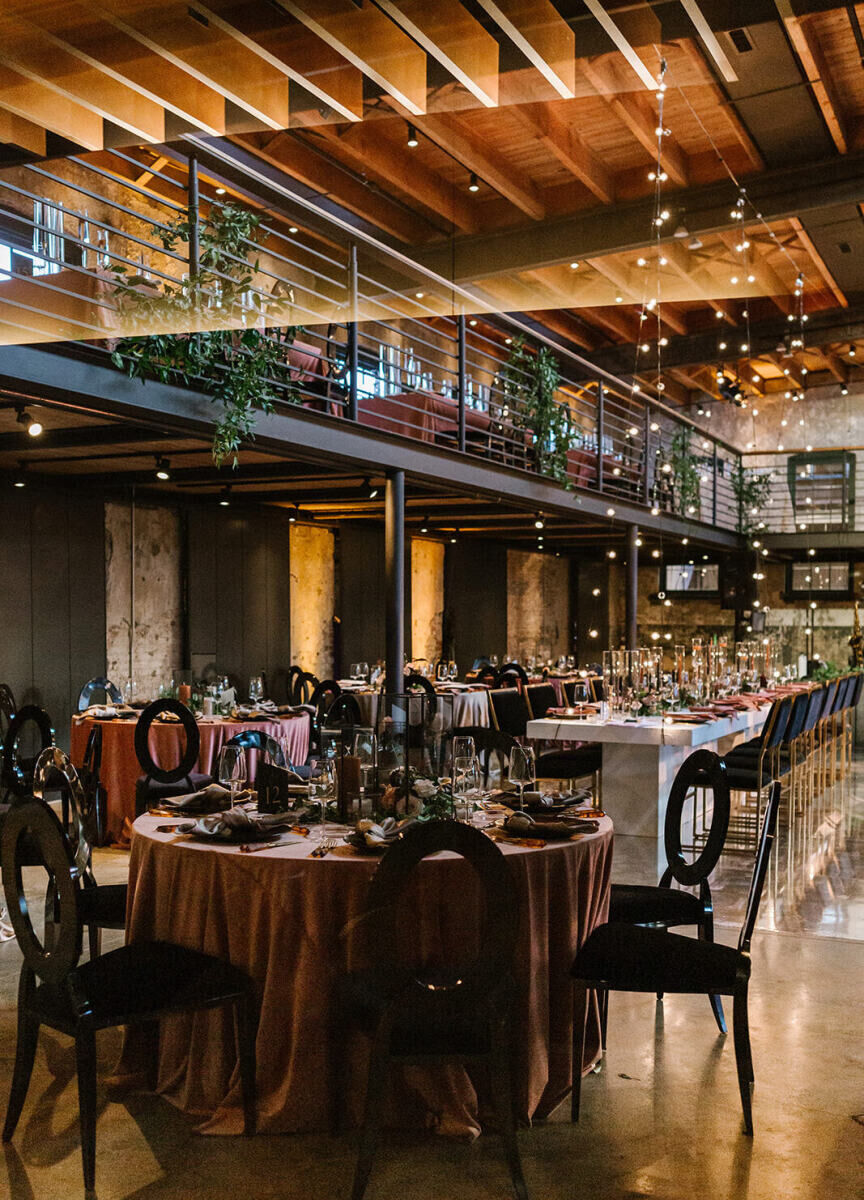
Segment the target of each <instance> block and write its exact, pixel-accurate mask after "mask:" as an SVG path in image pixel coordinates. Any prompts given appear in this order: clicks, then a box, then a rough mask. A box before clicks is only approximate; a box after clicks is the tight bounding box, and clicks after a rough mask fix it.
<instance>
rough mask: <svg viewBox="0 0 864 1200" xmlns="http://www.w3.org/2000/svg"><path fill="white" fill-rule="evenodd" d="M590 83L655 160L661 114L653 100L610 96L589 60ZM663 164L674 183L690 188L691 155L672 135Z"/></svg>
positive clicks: (639, 95) (585, 69)
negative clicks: (688, 158)
mask: <svg viewBox="0 0 864 1200" xmlns="http://www.w3.org/2000/svg"><path fill="white" fill-rule="evenodd" d="M580 66H581V69H582V71H583V72H584V74H585V75H586V77H587V78H588V81H589V82H590V83H591V84H592V85H593V86H594V87H595V88H596V89H597V92H598V93H599V95H600V97H601V98H602V99H603V100H604V101H605V102H606V104H607V105H608V107H609V109H610V110H611V111H612V112H613V113H614V114H615V116H616V117H617V118H618V120H619V121H620V122H621V124H622V125H625V126H626V127H627V128H628V129H629V130H630V132H631V133H632V134H633V136H634V137H635V138H636V140H637V142H639V144H640V145H641V146H642V148H643V149H644V150H645V152H646V153H647V154H648V156H649V158H650V159H651V160H652V161H653V160H656V157H657V111H656V108H655V105H654V103H653V101H652V100H649V99H648V97H647V96H646V95H645V94H644V93H642V92H630V93H628V95H627V96H626V97H625V99H623V100H622V99H620V98H619V97H618V96H616V95H613V94H612V93H610V92H609V91H608V90H607V88H608V84H607V83H606V80H605V79H604V78H603V76H602V75H601V74H600V72H599V71H598V70H597V68H596V67H595V66H593V65H592V64H591V63H590V62H588V61H587V60H583V61H582V62H581V63H580ZM660 163H661V165H662V167H663V170H664V171H665V172H666V174H667V175H668V176H669V178H670V179H671V181H672V182H673V183H675V184H677V185H678V187H687V186H688V184H689V182H690V168H689V165H688V162H687V155H686V154H685V153H684V151H683V150H682V149H681V147H680V146H679V145H678V143H677V142H676V141H675V139H674V138H673V137H671V136H669V137H664V138H663V140H662V143H661V149H660Z"/></svg>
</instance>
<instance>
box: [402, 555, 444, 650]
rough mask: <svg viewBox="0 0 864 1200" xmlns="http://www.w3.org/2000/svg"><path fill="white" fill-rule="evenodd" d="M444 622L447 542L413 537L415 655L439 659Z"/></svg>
mask: <svg viewBox="0 0 864 1200" xmlns="http://www.w3.org/2000/svg"><path fill="white" fill-rule="evenodd" d="M443 624H444V543H443V542H435V541H430V540H429V539H427V538H412V540H411V646H410V651H409V653H410V655H411V658H412V659H419V658H425V659H427V661H429V662H433V663H434V662H435V660H436V659H438V658H440V657H441V655H442V647H443Z"/></svg>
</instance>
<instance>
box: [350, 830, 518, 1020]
mask: <svg viewBox="0 0 864 1200" xmlns="http://www.w3.org/2000/svg"><path fill="white" fill-rule="evenodd" d="M439 850H451V851H453V852H454V853H455V854H459V855H461V856H462V857H463V858H464V859H465V860H466V861H467V862H469V863H470V864H471V866H472V867H473V868H474V870H475V872H476V873H477V876H478V878H479V881H480V884H481V887H482V889H483V894H484V899H485V914H484V917H485V919H484V927H483V931H482V934H481V937H480V939H479V941H478V945H479V946H480V947H481V949H480V953H479V955H478V957H477V958H476V959H475V960H474V962H472V963H466V962H462V961H460V962H459V964H458V966H459V975H460V979H459V984H458V988H461V989H462V991H463V994H467V993H469V992H473V993H474V994H475V995H476V994H477V992H478V991H479V993H480V994H481V995H482V994H483V993H484V991H490V990H492V989H495V988H497V987H499V986H500V984H501V981H502V976H505V975H506V974H507V973H509V971H510V968H511V965H512V961H513V952H514V948H515V945H516V937H517V934H518V925H519V919H518V911H519V903H518V896H517V893H516V888H515V885H514V882H513V875H512V873H511V871H510V868H509V866H508V865H507V860H506V859H505V857H504V855H503V854H502V853H501V851H500V850H499V849H498V847H497V846H496V845H495V843H494V842H493V841H492V840H491V839H490V838H488V837H486V835H485V834H484V833H482V832H481V831H480V830H479V829H475V828H473V826H470V825H463V824H461V823H460V822H458V821H427V822H424V823H423V824H420V823H418V824H416V825H413V826H412V827H411V828H410V829H409V830H408V832H407V833H406V834H405V835H404V837H402V838H400V839H399V841H397V842H396V843H395V845H393V846H391V847H390V849H389V850H388V851H387V853H386V854H385V855H384V857H383V858H382V860H381V862H380V864H379V865H378V868H377V870H376V871H375V874H374V876H373V877H372V882H371V884H370V887H369V895H368V899H367V903H366V908H365V912H364V918H363V920H364V926H365V928H366V930H367V931H368V933H369V934H370V935H371V937H370V947H371V949H372V952H373V955H374V958H375V961H376V962H377V963H380V964H389V963H392V964H394V965H395V964H396V963H397V962H398V949H397V938H396V937H395V936H394V933H395V931H396V930H397V929H398V927H399V921H400V914H399V912H398V905H399V900H400V897H401V896H402V893H403V892H404V890H405V888H406V886H407V884H408V882H409V880H410V877H411V874H412V872H413V871H414V869H415V867H416V866H417V865H418V864H419V863H420V862H421V861H422V860H423V859H424V858H427V857H428V856H429V855H430V854H436V853H438V851H439ZM367 921H368V924H366V922H367ZM417 984H418V988H422V990H423V991H428V989H426V988H425V987H423V984H422V981H420V980H418V981H417ZM447 990H448V992H449V996H450V998H452V995H453V990H454V989H452V988H449V989H447ZM433 994H434V993H433Z"/></svg>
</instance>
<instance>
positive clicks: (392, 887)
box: [338, 821, 528, 1200]
mask: <svg viewBox="0 0 864 1200" xmlns="http://www.w3.org/2000/svg"><path fill="white" fill-rule="evenodd" d="M439 850H451V851H453V852H454V853H456V854H459V855H461V856H462V857H463V858H464V859H465V860H466V861H467V862H468V863H470V865H471V866H472V867H473V868H474V871H475V872H476V875H477V877H478V879H479V882H480V885H481V888H482V891H483V900H484V902H485V903H484V905H483V911H484V927H483V930H482V933H481V937H480V939H479V941H478V945H479V946H480V950H479V953H478V955H477V957H476V958H474V959H473V960H472V961H467V962H466V961H463V960H462V959H461V956H460V961H458V962H453V963H446V964H440V963H436V965H435V967H434V968H430V967H428V966H425V965H423V964H421V963H411V964H405V963H403V962H401V961H400V959H399V953H398V950H397V938H396V937H395V935H394V931H395V930H396V929H397V928H398V927H399V922H400V919H404V918H403V917H402V914H401V913H400V911H399V909H400V900H401V898H402V896H403V894H404V892H405V890H406V888H407V887H408V885H409V882H410V880H411V877H412V875H413V872H414V870H415V869H416V868H417V866H418V865H419V863H420V862H422V860H423V859H424V858H426V857H428V855H430V854H435V853H437V852H438V851H439ZM360 923H361V929H362V931H363V933H364V934H365V935H366V936H367V938H368V941H369V948H370V951H371V955H372V962H373V965H372V966H371V967H369V968H368V969H367V970H364V971H357V972H353V973H352V974H350V975H348V976H346V977H345V979H344V980H343V988H342V995H343V1002H344V1012H345V1019H346V1021H348V1022H352V1023H354V1024H355V1025H357V1026H359V1028H360V1030H361V1031H362V1032H364V1033H365V1034H366V1035H367V1036H368V1037H369V1038H370V1040H371V1043H372V1048H371V1058H370V1062H369V1076H368V1082H367V1086H366V1103H365V1113H364V1117H363V1125H362V1129H361V1135H360V1153H359V1155H358V1159H357V1167H356V1171H355V1175H354V1186H353V1190H352V1193H351V1196H352V1200H361V1198H362V1196H363V1193H364V1191H365V1189H366V1184H367V1182H368V1179H369V1174H370V1172H371V1169H372V1161H373V1158H374V1155H375V1149H376V1146H377V1142H378V1134H379V1130H380V1127H381V1120H382V1115H383V1112H384V1108H385V1106H384V1099H385V1089H386V1086H387V1075H388V1071H389V1068H390V1065H391V1063H400V1062H410V1063H418V1062H419V1063H429V1064H437V1063H448V1062H460V1063H470V1064H472V1065H473V1064H478V1065H480V1064H485V1065H486V1066H487V1068H488V1070H489V1073H490V1075H491V1082H492V1093H491V1097H490V1099H491V1100H492V1101H493V1103H494V1104H495V1106H496V1109H497V1116H498V1122H499V1128H500V1131H501V1134H502V1137H503V1139H504V1148H505V1153H506V1156H507V1161H508V1164H509V1167H510V1174H511V1178H512V1181H513V1189H514V1191H515V1193H516V1196H517V1197H518V1198H519V1200H527V1195H528V1193H527V1190H526V1188H525V1181H524V1179H523V1176H522V1167H521V1163H520V1159H519V1146H518V1143H517V1140H516V1123H515V1118H514V1097H513V1089H512V1079H511V1072H510V1054H511V1049H512V1047H511V1041H510V1038H511V1031H510V1017H511V1009H512V1000H513V992H514V983H513V978H512V974H511V971H512V963H513V953H514V949H515V944H516V937H517V933H518V926H519V916H518V897H517V894H516V888H515V885H514V883H513V876H512V873H511V871H510V868H509V866H508V864H507V860H506V859H505V858H504V856H503V854H502V853H501V851H500V850H499V849H498V847H497V846H496V845H495V844H494V843H493V842H492V841H491V840H490V839H489V838H487V837H486V836H485V835H484V834H483V833H481V832H480V830H478V829H474V828H472V827H471V826H468V825H462V824H459V823H458V822H456V821H429V822H427V823H425V824H423V825H415V826H413V828H411V829H410V830H409V832H408V833H407V834H406V835H405V836H404V837H403V838H402V839H401V840H400V841H398V842H396V843H395V845H393V846H392V847H391V848H390V849H389V850H388V851H387V853H386V854H385V856H384V858H383V859H382V860H381V862H380V864H379V865H378V868H377V870H376V872H375V875H374V876H373V878H372V882H371V885H370V888H369V893H368V897H367V901H366V905H365V908H364V912H363V914H362V915H361V917H360ZM338 1058H339V1061H340V1062H341V1061H344V1059H343V1056H338Z"/></svg>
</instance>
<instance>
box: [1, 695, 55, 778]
mask: <svg viewBox="0 0 864 1200" xmlns="http://www.w3.org/2000/svg"><path fill="white" fill-rule="evenodd" d="M31 724H32V725H35V726H36V728H37V729H38V731H39V750H38V751H37V753H36V755H35V756H34V757H33V759H32V760H29V759H24V758H23V757H22V756H21V754H20V753H19V743H20V741H21V735H22V733H23V731H24V729H25V728H26V727H27V725H31ZM53 745H54V730H53V728H52V727H51V718H50V717H49V716H48V714H47V713H46V712H45V710H44V709H42V708H39V706H38V705H37V704H25V705H24V707H23V708H19V709H18V711H17V712H16V714H15V716H14V717H13V718H12V720H11V721H10V722H9V728H8V729H7V730H6V736H5V738H4V739H3V782H4V783H5V785H6V787H7V788H8V789H9V790H10V791H11V792H13V793H14V795H16V796H26V795H28V794H29V792H30V791H31V789H32V786H33V768H34V767H35V765H36V759H37V758H38V757H39V755H40V754H41V753H42V751H43V750H45V749H47V747H48V746H53Z"/></svg>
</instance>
